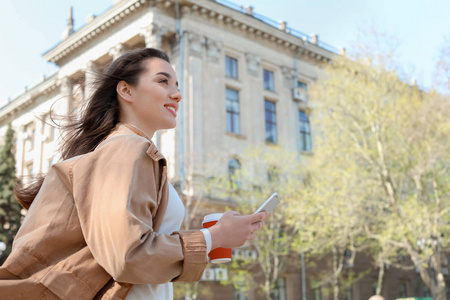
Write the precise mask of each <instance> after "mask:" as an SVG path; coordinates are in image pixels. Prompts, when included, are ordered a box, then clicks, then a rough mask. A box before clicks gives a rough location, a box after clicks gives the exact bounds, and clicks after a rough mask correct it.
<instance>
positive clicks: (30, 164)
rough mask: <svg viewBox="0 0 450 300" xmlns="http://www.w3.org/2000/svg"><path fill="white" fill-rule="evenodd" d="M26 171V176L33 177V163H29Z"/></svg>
mask: <svg viewBox="0 0 450 300" xmlns="http://www.w3.org/2000/svg"><path fill="white" fill-rule="evenodd" d="M25 169H26V172H27V173H26V175H28V176H31V175H33V163H32V162H30V163H28V164H27V166H26V167H25Z"/></svg>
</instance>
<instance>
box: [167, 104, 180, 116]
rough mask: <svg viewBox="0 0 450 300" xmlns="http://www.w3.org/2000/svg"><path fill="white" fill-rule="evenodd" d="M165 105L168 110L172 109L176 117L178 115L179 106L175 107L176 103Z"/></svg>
mask: <svg viewBox="0 0 450 300" xmlns="http://www.w3.org/2000/svg"><path fill="white" fill-rule="evenodd" d="M164 107H165V108H166V109H167V110H168V111H170V112H171V113H172V115H173V116H174V117H176V116H177V107H175V105H170V104H169V105H164Z"/></svg>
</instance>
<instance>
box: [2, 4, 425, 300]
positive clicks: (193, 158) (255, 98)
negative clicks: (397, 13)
mask: <svg viewBox="0 0 450 300" xmlns="http://www.w3.org/2000/svg"><path fill="white" fill-rule="evenodd" d="M142 47H155V48H160V49H162V50H163V51H165V52H166V53H168V54H169V56H170V58H171V62H172V64H173V66H174V68H175V70H176V72H177V74H178V81H179V83H180V89H181V91H182V94H183V100H182V102H181V108H180V112H181V114H180V116H179V120H178V127H177V128H176V129H175V130H165V131H160V132H158V133H157V134H155V136H154V137H153V139H154V141H155V143H156V144H157V146H158V147H159V149H160V150H161V151H162V152H163V154H164V155H165V156H166V158H167V159H168V161H169V177H170V178H171V180H172V182H174V183H175V185H176V186H177V187H178V188H179V190H180V193H181V194H184V195H195V193H196V191H195V188H194V187H193V186H192V185H186V184H185V183H186V182H190V181H192V180H193V179H194V178H195V177H196V176H201V175H202V172H203V171H204V168H205V166H208V165H209V166H214V167H215V168H217V172H221V173H226V172H228V171H230V170H233V169H235V168H239V167H240V165H241V164H242V163H245V162H242V161H240V159H239V154H240V153H242V152H243V151H244V149H245V148H246V147H247V146H249V145H253V144H260V143H261V144H262V145H264V146H266V145H270V144H277V143H280V141H283V145H284V146H285V147H287V148H288V149H290V150H293V151H298V152H299V153H300V155H301V156H305V157H307V156H308V155H309V153H310V152H311V149H312V145H313V144H314V128H313V129H311V128H310V126H309V119H310V118H311V117H313V113H314V110H313V109H312V108H311V107H310V106H309V104H308V99H307V95H306V91H307V89H308V86H310V85H311V84H312V83H313V82H314V81H315V80H316V79H317V77H318V76H319V75H320V64H321V63H324V62H329V61H331V60H332V59H333V57H334V56H335V55H337V50H336V49H335V48H333V47H331V46H329V45H326V44H324V43H322V42H320V41H319V38H318V36H316V35H313V36H307V35H305V34H303V33H301V32H298V31H296V30H294V29H291V28H289V27H288V26H287V24H286V23H285V22H280V23H277V22H273V21H271V20H269V19H267V18H265V17H263V16H260V15H258V14H256V13H254V12H253V9H252V7H246V8H242V7H239V6H236V5H234V4H232V3H229V2H226V1H212V0H182V1H174V0H164V1H163V0H121V1H117V0H116V1H114V5H113V6H112V7H111V8H109V9H108V10H106V11H105V12H104V13H102V14H101V15H99V16H96V17H94V16H93V17H92V18H90V20H89V21H88V22H87V24H86V25H84V26H83V27H82V28H80V29H79V30H77V31H74V30H73V20H72V17H70V18H69V21H68V25H67V28H66V31H65V36H64V39H63V40H62V41H60V42H59V43H58V44H57V45H56V46H55V47H53V48H52V49H50V50H48V51H47V52H46V53H45V54H44V58H45V59H46V60H47V61H48V62H52V63H54V64H56V65H57V66H59V70H58V71H57V73H55V74H53V75H51V76H49V77H46V78H42V81H41V82H40V83H39V84H37V85H36V86H34V87H31V88H29V89H27V90H25V91H24V92H23V93H22V94H21V95H20V96H18V97H17V98H15V99H12V100H11V101H9V102H8V103H7V104H6V105H5V106H3V107H0V136H3V135H4V133H5V132H6V127H7V124H8V123H10V122H11V123H12V126H13V128H14V129H15V130H16V132H17V140H16V159H17V173H18V175H30V174H36V173H42V172H43V173H45V172H47V170H48V169H49V167H50V166H51V165H52V164H53V163H55V162H56V161H58V160H59V159H60V157H59V156H58V154H57V152H56V151H55V150H56V148H57V145H58V143H59V139H60V137H59V130H58V129H57V128H54V127H53V126H51V125H49V124H51V122H50V115H49V111H50V109H52V110H53V112H54V113H56V114H61V115H64V114H67V113H68V112H71V111H73V110H77V109H78V108H79V107H80V106H81V105H82V104H83V101H84V99H85V98H86V97H87V96H88V95H89V93H90V88H89V87H90V84H92V82H93V80H94V79H95V76H96V72H98V71H101V70H102V69H103V68H105V66H107V65H108V64H109V63H111V61H112V60H114V59H115V58H116V57H118V56H119V55H120V54H121V53H123V52H124V51H126V50H128V49H134V48H142ZM218 271H220V270H214V269H209V270H208V271H207V274H205V278H204V279H205V281H208V279H210V278H208V276H210V277H211V276H212V277H214V278H215V276H216V275H217V274H218V273H219V272H218ZM307 271H308V272H309V271H310V270H308V269H307ZM311 272H314V271H313V270H311ZM410 273H411V272H409V273H408V275H404V276H403V275H402V276H403V277H402V278H403V279H402V280H403V281H401V282H400V281H399V282H400V283H398V282H395V283H394V282H392V283H391V284H393V285H398V286H399V287H397V286H395V287H393V289H395V290H398V289H400V288H404V289H405V295H410V294H411V293H413V292H414V291H413V286H416V285H417V284H416V281H417V279H418V277H417V274H415V273H413V274H412V275H411V274H410ZM300 274H301V273H300V271H299V270H298V269H294V270H293V271H290V272H289V273H287V274H285V276H284V277H283V280H282V281H281V282H280V284H279V287H278V289H279V293H278V296H277V299H280V300H282V299H284V300H285V299H287V300H294V299H302V298H301V275H300ZM375 276H376V275H374V276H372V277H370V276H369V277H370V278H369V277H367V280H366V279H364V280H365V281H364V280H362V281H361V282H360V283H358V284H355V285H354V286H353V287H351V289H349V290H348V292H346V293H347V294H346V296H345V299H355V300H356V299H361V300H363V299H367V298H368V297H369V296H370V295H371V294H372V288H371V286H372V285H373V283H374V282H375V281H376V277H375ZM411 276H412V277H411ZM414 276H415V277H414ZM219 277H220V276H219ZM216 279H217V278H216ZM405 282H406V283H407V285H402V284H403V283H405ZM306 283H307V289H308V293H307V295H308V299H328V296H327V295H325V294H324V293H321V292H320V291H319V290H317V289H315V290H314V289H311V288H310V287H311V286H312V283H311V282H310V281H309V280H307V282H306ZM209 284H210V286H211V287H212V288H213V289H214V291H215V295H217V296H214V297H213V298H214V299H233V297H234V299H249V300H251V299H262V298H260V297H261V296H258V294H257V293H256V292H255V291H249V292H248V293H246V294H242V293H239V292H238V291H234V290H233V287H232V286H221V285H220V284H219V283H218V282H217V281H211V282H210V283H209ZM408 289H409V290H408ZM397 294H398V293H396V295H397Z"/></svg>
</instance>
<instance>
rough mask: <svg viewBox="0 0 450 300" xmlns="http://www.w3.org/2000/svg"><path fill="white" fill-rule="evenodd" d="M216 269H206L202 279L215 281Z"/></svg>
mask: <svg viewBox="0 0 450 300" xmlns="http://www.w3.org/2000/svg"><path fill="white" fill-rule="evenodd" d="M214 278H215V271H214V269H205V271H204V272H203V276H202V279H201V280H203V281H214Z"/></svg>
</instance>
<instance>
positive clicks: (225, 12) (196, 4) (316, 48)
mask: <svg viewBox="0 0 450 300" xmlns="http://www.w3.org/2000/svg"><path fill="white" fill-rule="evenodd" d="M183 4H184V5H185V9H183V12H184V13H185V14H186V13H188V14H193V15H195V16H200V17H202V18H205V19H210V20H213V21H215V22H216V23H218V24H223V25H225V26H230V27H232V28H234V29H236V30H239V31H241V32H242V33H245V34H248V35H250V36H253V37H254V38H256V39H263V40H266V41H268V42H269V43H272V44H274V45H278V46H282V47H284V48H285V49H287V50H289V51H292V53H294V54H297V55H298V56H303V57H308V58H311V59H314V60H317V61H321V62H330V61H331V60H332V58H333V57H334V56H335V55H336V53H334V52H332V51H330V50H328V49H325V48H323V47H321V46H320V44H317V43H313V42H310V41H308V39H306V38H300V37H298V36H295V35H293V34H292V33H290V30H289V29H288V28H286V26H284V29H279V28H276V27H273V26H272V25H270V24H268V23H266V22H264V21H263V20H260V19H258V18H256V17H253V16H252V15H251V14H248V13H244V12H241V11H237V10H235V9H233V8H230V7H228V6H226V5H223V4H220V3H218V2H216V1H211V0H196V1H183ZM186 8H188V9H186ZM284 25H285V24H284Z"/></svg>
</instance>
